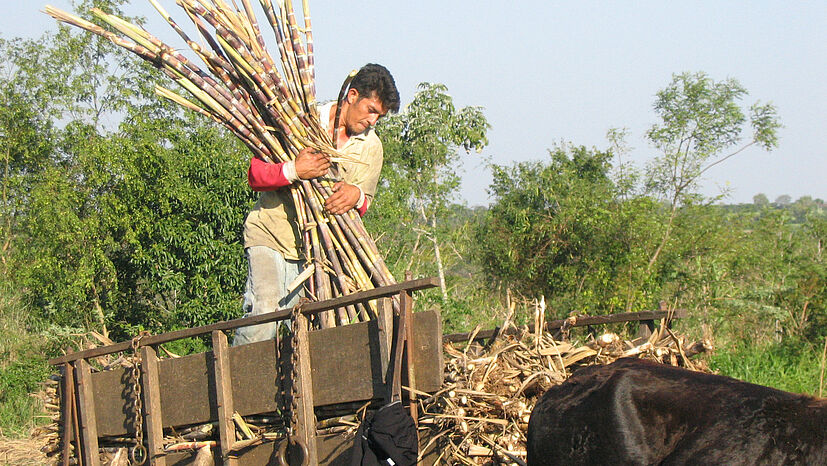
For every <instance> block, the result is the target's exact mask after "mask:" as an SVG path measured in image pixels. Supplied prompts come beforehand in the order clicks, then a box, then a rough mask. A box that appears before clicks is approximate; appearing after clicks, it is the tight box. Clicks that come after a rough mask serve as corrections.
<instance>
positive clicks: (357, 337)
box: [50, 279, 443, 466]
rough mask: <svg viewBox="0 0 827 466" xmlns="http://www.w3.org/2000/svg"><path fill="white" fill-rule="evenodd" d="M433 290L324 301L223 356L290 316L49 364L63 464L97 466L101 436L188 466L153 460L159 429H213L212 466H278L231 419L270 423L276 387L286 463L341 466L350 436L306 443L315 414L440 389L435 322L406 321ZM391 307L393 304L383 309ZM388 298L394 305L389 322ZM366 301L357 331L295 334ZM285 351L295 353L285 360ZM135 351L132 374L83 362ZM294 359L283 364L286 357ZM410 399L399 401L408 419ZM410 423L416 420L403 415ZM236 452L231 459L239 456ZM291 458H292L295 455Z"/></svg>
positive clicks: (183, 456) (275, 445) (264, 445)
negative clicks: (57, 371) (177, 343)
mask: <svg viewBox="0 0 827 466" xmlns="http://www.w3.org/2000/svg"><path fill="white" fill-rule="evenodd" d="M436 284H437V283H436V280H435V279H422V280H409V281H406V282H403V283H399V284H395V285H391V286H387V287H382V288H377V289H374V290H370V291H365V292H360V293H356V294H353V295H350V296H347V297H341V298H336V299H331V300H328V301H323V302H317V303H308V304H305V305H304V306H301V307H300V309H299V310H300V312H297V314H298V315H294V316H293V318H294V320H295V322H296V323H297V326H296V332H295V335H296V341H295V345H294V342H293V341H292V337H290V336H288V337H285V338H282V339H281V340H280V341H278V342H277V341H275V340H271V341H264V342H258V343H252V344H249V345H244V346H239V347H230V346H229V345H228V344H227V337H226V335H225V333H224V332H225V331H228V330H232V329H235V328H238V327H243V326H247V325H251V324H259V323H265V322H273V321H277V320H284V319H288V318H290V317H291V310H290V309H283V310H278V311H276V312H272V313H269V314H265V315H259V316H253V317H247V318H243V319H236V320H232V321H226V322H219V323H215V324H212V325H207V326H203V327H199V328H193V329H185V330H179V331H175V332H170V333H164V334H160V335H147V336H143V337H139V338H135V339H133V340H131V341H126V342H121V343H117V344H114V345H110V346H105V347H100V348H95V349H91V350H87V351H81V352H74V353H69V354H67V355H65V356H63V357H60V358H56V359H53V360H51V361H50V363H52V364H54V365H56V366H59V367H60V368H61V375H62V383H61V414H62V419H63V422H62V426H63V427H62V432H61V435H62V440H63V455H62V461H63V464H67V465H68V464H70V460H71V458H72V457H73V453H72V448H71V447H70V445H74V452H75V453H78V454H77V457H76V458H75V460H76V461H77V463H78V464H82V465H89V466H94V465H98V464H100V456H99V455H100V454H99V439H100V438H101V437H119V436H120V437H128V438H134V439H136V440H138V441H139V443H138V445H141V446H143V448H145V453H144V451H143V449H141V448H140V447H137V449H136V451H137V452H138V453H139V455H138V456H144V455H145V457H146V459H147V461H146V463H145V464H152V465H175V464H189V463H191V462H192V461H193V457H194V454H193V452H167V451H165V450H164V445H163V438H164V429H169V428H177V427H180V426H187V425H193V424H202V423H211V422H217V425H218V432H219V441H218V444H217V448H216V451H214V453H215V454H214V457H215V458H216V460H215V462H216V463H221V464H232V465H242V464H251V465H260V464H278V462H279V448H280V447H281V446H282V445H285V444H284V443H283V441H258V442H245V443H240V442H238V441H237V440H236V431H235V425H234V422H233V414H234V413H238V414H240V415H241V416H249V415H257V414H264V413H276V412H281V410H283V409H284V407H283V406H284V402H283V396H282V395H280V394H279V390H280V388H282V389H284V391H286V392H288V393H293V395H294V396H293V399H294V402H293V403H292V408H293V409H292V411H293V413H294V416H293V423H294V424H295V425H294V426H293V428H294V431H293V435H292V436H291V442H292V443H293V446H295V445H304V446H306V453H301V452H300V451H299V452H297V451H296V448H293V449H292V451H291V452H290V453H289V454H290V459H289V462H290V463H291V464H299V463H304V464H346V463H347V462H348V461H349V460H350V453H349V450H350V447H351V444H352V442H353V436H352V435H342V434H334V435H318V434H317V429H316V416H315V415H314V413H315V412H320V411H326V412H333V411H336V409H339V410H342V409H347V407H349V406H356V405H364V404H365V403H367V402H371V401H373V402H374V404H375V405H381V404H382V403H383V402H384V401H385V400H387V399H388V398H389V397H391V396H394V394H395V395H396V396H399V394H400V386H401V385H405V386H407V387H410V388H413V389H415V390H416V391H418V392H433V391H436V390H438V389H439V388H440V387H441V385H442V368H443V364H442V348H441V341H442V340H441V339H442V331H441V321H440V316H439V314H438V313H437V312H436V311H426V312H417V313H411V303H412V300H411V293H412V292H413V291H416V290H421V289H425V288H430V287H434V286H436ZM395 296H398V298H394V297H395ZM390 299H399V300H400V307H399V308H400V309H401V310H402V311H401V312H400V314H399V315H394V313H393V312H392V311H391V309H392V307H391V305H390ZM370 300H378V301H377V302H378V309H379V312H378V316H377V317H378V318H377V319H376V320H371V321H368V322H363V323H356V324H352V325H347V326H342V327H335V328H330V329H323V330H314V331H307V320H306V319H307V317H308V316H310V315H313V314H316V313H319V312H323V311H327V310H331V309H336V308H340V307H344V306H347V305H350V304H354V303H357V302H362V303H365V302H367V301H370ZM208 333H211V334H212V342H213V350H212V351H209V352H206V353H199V354H192V355H189V356H184V357H181V358H168V359H159V358H158V356H157V346H158V345H160V344H162V343H166V342H169V341H173V340H177V339H182V338H189V337H193V336H198V335H204V334H208ZM294 348H295V351H294ZM130 351H136V352H137V353H139V355H140V356H139V357H140V364H139V367H140V371H133V370H132V369H131V368H125V367H118V368H115V369H111V370H103V371H95V370H93V368H92V365H93V364H91V363H90V361H91V362H92V363H93V362H94V361H93V360H94V358H96V357H100V356H103V355H107V354H112V353H117V352H126V353H129V352H130ZM294 353H295V358H293V355H294ZM408 393H416V392H414V391H412V390H405V391H404V394H406V396H405V397H404V398H405V401H406V402H408V403H409V408H410V409H412V410H415V406H416V404H415V402H414V401H413V400H412V398H413V399H415V396H407V394H408ZM414 419H416V416H414ZM239 447H243V448H239ZM299 450H301V449H299ZM305 454H306V455H307V458H304V460H306V461H303V460H302V459H297V458H300V457H301V456H304V455H305Z"/></svg>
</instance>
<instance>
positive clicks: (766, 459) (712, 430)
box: [528, 359, 827, 466]
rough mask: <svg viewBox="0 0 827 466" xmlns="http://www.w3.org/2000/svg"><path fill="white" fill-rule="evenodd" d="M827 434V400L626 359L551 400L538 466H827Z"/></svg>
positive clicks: (538, 415)
mask: <svg viewBox="0 0 827 466" xmlns="http://www.w3.org/2000/svg"><path fill="white" fill-rule="evenodd" d="M825 431H827V400H825V399H820V400H819V399H815V398H811V397H808V396H804V395H797V394H793V393H787V392H783V391H780V390H775V389H772V388H768V387H763V386H760V385H754V384H750V383H746V382H741V381H739V380H735V379H732V378H729V377H723V376H719V375H711V374H704V373H700V372H694V371H689V370H686V369H681V368H676V367H672V366H666V365H662V364H658V363H655V362H651V361H644V360H640V359H620V360H618V361H616V362H615V363H613V364H610V365H607V366H593V367H589V368H585V369H583V370H581V371H578V372H577V373H575V374H574V376H572V377H571V378H570V379H569V380H568V381H566V382H565V383H563V384H561V385H558V386H555V387H552V388H551V389H549V390H548V392H546V393H545V394H544V395H543V397H542V399H541V400H540V401H539V402H538V403H537V405H536V407H535V408H534V411H533V412H532V414H531V420H530V422H529V426H528V464H529V465H530V466H531V465H585V464H591V465H597V464H612V465H623V464H628V465H632V464H634V465H638V464H640V465H644V464H663V465H683V464H692V465H701V464H726V465H747V464H749V465H753V464H768V465H769V464H771V465H778V464H802V465H803V464H806V465H817V464H818V465H827V436H825Z"/></svg>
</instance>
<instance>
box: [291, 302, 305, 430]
mask: <svg viewBox="0 0 827 466" xmlns="http://www.w3.org/2000/svg"><path fill="white" fill-rule="evenodd" d="M303 305H304V302H303V301H302V302H299V304H297V305H296V306H293V310H292V312H290V328H291V329H292V330H293V335H292V337H291V338H290V351H291V354H290V429H289V430H288V432H289V434H288V438H289V436H290V435H292V434H295V432H293V428H294V427H295V426H297V425H298V423H299V419H298V414H297V412H298V411H299V401H298V399H297V398H298V394H299V389H298V387H296V381H297V380H298V377H297V374H298V366H299V339H298V331H297V330H298V328H299V327H298V325H299V322H298V320H299V314H300V313H301V308H302V306H303Z"/></svg>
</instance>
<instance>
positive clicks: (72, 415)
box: [60, 363, 80, 466]
mask: <svg viewBox="0 0 827 466" xmlns="http://www.w3.org/2000/svg"><path fill="white" fill-rule="evenodd" d="M60 372H61V378H60V417H61V420H62V423H61V424H62V425H61V438H62V439H63V451H62V453H61V456H62V460H61V463H62V464H63V466H69V464H70V459H71V457H72V456H73V454H72V442H73V441H74V442H75V452H80V442H79V441H78V438H77V435H76V434H77V431H76V430H75V424H76V423H77V409H76V405H75V369H74V367H73V366H72V364H70V363H66V364H63V365H62V366H61V368H60ZM78 458H80V455H78Z"/></svg>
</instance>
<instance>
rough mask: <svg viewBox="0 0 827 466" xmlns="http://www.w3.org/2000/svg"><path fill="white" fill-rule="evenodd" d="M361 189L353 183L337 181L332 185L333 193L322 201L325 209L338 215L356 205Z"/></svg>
mask: <svg viewBox="0 0 827 466" xmlns="http://www.w3.org/2000/svg"><path fill="white" fill-rule="evenodd" d="M361 196H362V191H361V190H360V189H359V188H358V187H357V186H355V185H352V184H347V183H345V182H344V181H339V182H338V183H336V184H335V185H333V194H331V195H330V197H328V198H327V201H326V202H325V203H324V207H325V209H326V210H327V211H328V212H330V213H331V214H334V215H338V214H343V213H345V212H347V211H348V210H350V209H352V208H354V207H356V203H357V202H359V198H360V197H361Z"/></svg>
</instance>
